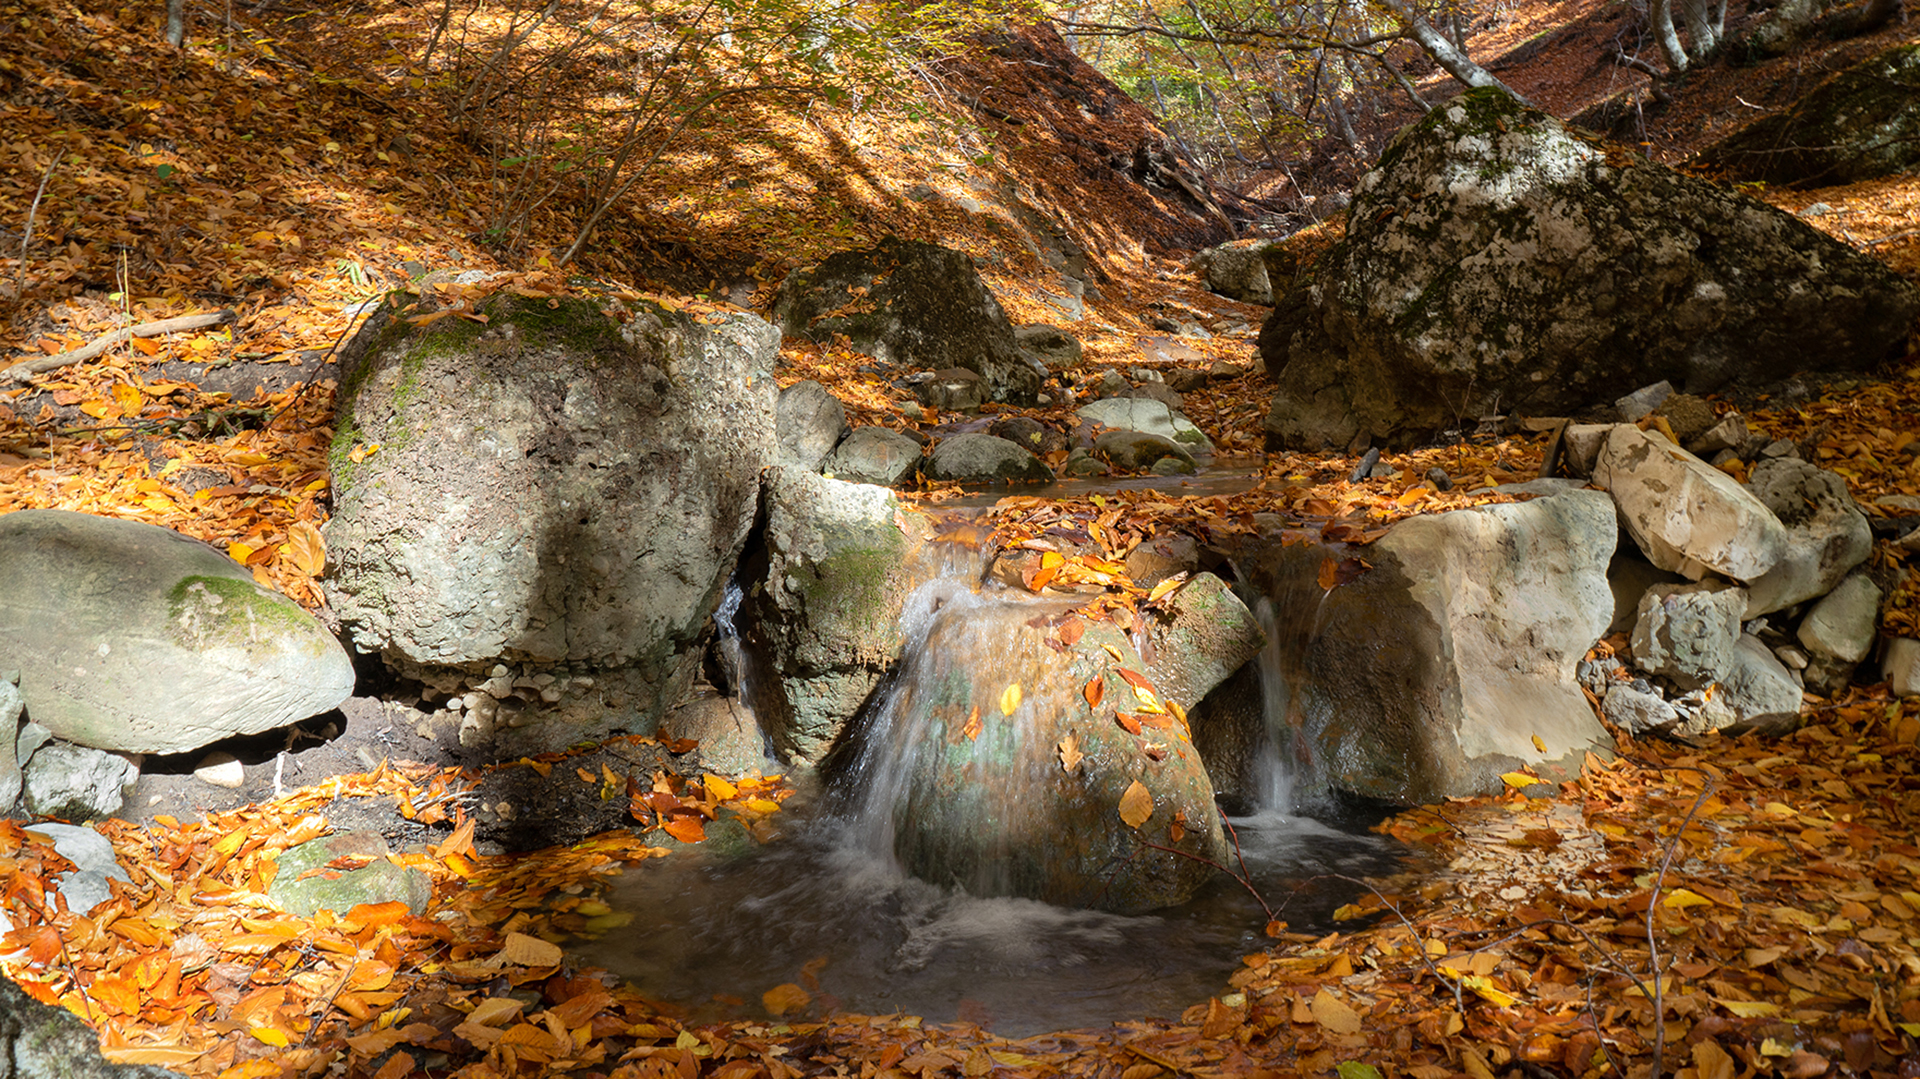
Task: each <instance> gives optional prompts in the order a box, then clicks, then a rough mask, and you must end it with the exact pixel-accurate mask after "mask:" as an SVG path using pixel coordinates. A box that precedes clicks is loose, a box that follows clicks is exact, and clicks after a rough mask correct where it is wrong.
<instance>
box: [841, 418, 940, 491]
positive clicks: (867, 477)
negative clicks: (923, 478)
mask: <svg viewBox="0 0 1920 1079" xmlns="http://www.w3.org/2000/svg"><path fill="white" fill-rule="evenodd" d="M919 467H920V443H918V442H915V441H914V440H913V439H911V438H909V437H907V436H906V435H903V434H901V433H900V432H898V431H893V430H889V429H887V428H885V427H858V428H855V429H854V432H853V433H852V434H850V435H848V436H847V437H846V439H845V440H843V441H842V442H841V443H840V444H839V445H838V446H835V447H834V448H833V452H832V453H830V454H828V455H827V461H826V466H825V467H824V468H822V469H821V471H823V472H825V473H826V474H827V475H829V476H832V477H833V478H835V479H840V480H846V481H847V482H849V483H873V484H878V485H880V486H882V487H898V486H900V485H901V484H903V483H906V482H907V481H908V480H911V479H913V473H914V470H916V469H918V468H919Z"/></svg>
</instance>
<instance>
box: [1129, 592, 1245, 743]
mask: <svg viewBox="0 0 1920 1079" xmlns="http://www.w3.org/2000/svg"><path fill="white" fill-rule="evenodd" d="M1159 606H1160V612H1159V613H1158V614H1157V615H1156V616H1154V617H1153V618H1151V619H1149V620H1148V623H1147V625H1148V636H1149V639H1150V640H1151V641H1152V642H1153V644H1152V646H1151V647H1150V648H1148V649H1147V653H1148V655H1150V656H1151V657H1152V658H1151V659H1150V660H1148V661H1147V673H1148V674H1149V675H1152V676H1153V682H1154V685H1155V686H1157V687H1158V688H1159V692H1160V695H1161V696H1162V697H1163V698H1165V699H1166V700H1169V701H1172V702H1174V703H1176V704H1178V705H1179V706H1180V707H1181V708H1184V709H1187V710H1189V711H1190V710H1192V709H1193V708H1195V707H1196V706H1198V705H1199V703H1200V701H1201V699H1202V698H1204V697H1205V696H1206V695H1207V694H1208V693H1211V692H1212V691H1213V689H1214V687H1215V686H1218V685H1219V684H1220V683H1222V682H1224V681H1226V680H1227V677H1228V676H1229V675H1231V674H1233V672H1234V671H1236V670H1238V669H1240V668H1241V667H1242V666H1244V665H1245V664H1246V662H1247V661H1248V660H1250V659H1252V658H1254V657H1255V656H1257V655H1259V654H1260V649H1261V648H1262V647H1263V646H1265V645H1266V643H1267V635H1266V631H1264V630H1262V629H1261V628H1260V621H1259V619H1257V618H1255V617H1254V615H1253V612H1252V611H1249V610H1248V609H1247V605H1246V604H1245V603H1243V602H1241V600H1240V597H1239V596H1236V595H1234V593H1233V590H1232V589H1231V588H1229V587H1227V583H1226V582H1225V581H1223V580H1221V579H1220V578H1219V577H1216V576H1214V575H1213V574H1211V573H1204V572H1203V573H1196V574H1194V575H1193V577H1192V578H1190V579H1189V580H1188V581H1187V583H1185V584H1183V585H1181V586H1180V587H1179V588H1177V589H1175V590H1174V591H1172V592H1169V593H1168V594H1167V595H1166V597H1165V598H1164V599H1163V600H1162V601H1161V603H1160V605H1159Z"/></svg>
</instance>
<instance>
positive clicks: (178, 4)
mask: <svg viewBox="0 0 1920 1079" xmlns="http://www.w3.org/2000/svg"><path fill="white" fill-rule="evenodd" d="M186 43H187V0H167V44H169V45H171V46H173V47H174V48H176V49H177V48H180V47H181V46H182V45H185V44H186Z"/></svg>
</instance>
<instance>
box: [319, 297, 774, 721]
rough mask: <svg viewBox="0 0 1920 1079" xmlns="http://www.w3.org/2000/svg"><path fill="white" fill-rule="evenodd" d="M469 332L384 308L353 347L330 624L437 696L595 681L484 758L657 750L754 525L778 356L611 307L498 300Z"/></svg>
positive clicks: (454, 321)
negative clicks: (659, 730)
mask: <svg viewBox="0 0 1920 1079" xmlns="http://www.w3.org/2000/svg"><path fill="white" fill-rule="evenodd" d="M479 313H480V314H482V315H483V316H484V317H485V318H486V320H487V321H486V322H485V323H484V324H482V323H479V322H476V321H473V320H470V319H467V318H463V317H458V316H451V317H448V316H443V317H440V318H438V319H437V320H434V321H432V322H430V323H424V324H422V323H417V322H415V321H414V320H413V319H412V318H409V317H408V315H409V314H410V312H409V311H407V310H406V309H403V308H399V307H396V306H394V305H392V304H389V305H388V306H385V307H383V308H382V309H381V310H380V311H379V312H377V313H376V314H375V316H374V317H373V318H372V319H370V320H369V321H368V323H367V324H366V326H365V327H364V328H362V330H361V331H360V333H359V334H358V335H357V336H356V337H355V338H354V340H353V341H352V342H351V343H350V344H349V346H348V348H347V350H346V352H345V355H344V356H343V359H342V364H341V368H342V370H343V372H345V379H344V381H345V385H344V389H343V393H342V401H341V406H340V415H339V420H338V424H337V429H338V435H337V438H336V441H335V446H334V517H333V519H332V521H331V522H329V524H328V526H327V541H328V544H327V545H328V551H329V565H328V574H327V579H326V582H325V583H326V593H327V598H328V601H329V603H330V604H331V605H332V607H333V610H334V611H335V612H336V613H337V614H338V615H339V616H340V620H341V623H342V625H343V626H344V627H345V628H346V629H347V630H348V631H349V632H350V633H351V634H352V637H353V640H354V643H355V644H356V645H357V646H358V647H359V648H360V649H361V650H362V651H364V652H368V653H373V654H378V655H380V656H381V657H383V658H384V659H385V660H386V661H387V662H388V663H389V665H391V666H393V667H395V668H398V669H400V670H402V671H405V672H408V673H410V674H415V675H416V676H418V677H421V678H422V680H424V681H428V682H429V683H430V684H444V683H446V680H447V678H449V677H452V675H450V674H449V673H448V672H455V673H458V672H462V671H464V672H469V673H471V674H472V675H474V676H475V677H476V680H478V679H484V678H486V677H487V675H488V673H489V672H490V671H492V672H493V673H495V674H497V673H499V672H498V671H497V670H495V668H496V667H498V666H500V665H508V666H511V667H513V668H517V669H519V670H521V672H522V673H525V672H526V671H527V670H528V669H530V668H532V669H539V668H565V669H566V670H568V671H570V672H571V673H572V674H575V675H579V674H582V673H588V674H590V675H591V676H592V679H593V681H592V683H590V684H592V685H593V689H592V690H591V691H590V692H589V691H583V693H582V694H581V695H580V698H579V699H578V700H574V699H572V698H568V699H566V700H563V701H560V702H554V704H553V706H552V707H548V706H547V704H545V703H541V704H540V705H539V706H538V707H536V708H535V709H534V710H532V711H529V712H517V713H515V715H514V716H513V718H512V721H511V723H510V724H508V723H502V724H499V725H498V729H494V730H480V731H475V732H472V733H473V736H474V741H475V742H476V743H478V742H491V743H493V744H496V745H501V746H502V748H507V747H506V746H505V745H504V743H506V742H507V741H509V736H508V734H507V733H506V732H505V728H507V727H511V730H512V731H513V733H512V735H511V738H510V741H511V743H512V744H511V747H510V748H511V749H512V750H513V751H517V752H527V751H537V750H542V749H551V748H557V747H559V746H564V745H567V744H569V743H571V742H573V741H575V740H577V739H579V738H583V737H590V736H593V735H595V734H598V733H603V732H605V731H608V730H611V729H614V728H626V729H629V730H639V731H647V730H651V729H652V726H653V725H654V724H655V723H656V722H657V720H658V718H659V715H660V714H661V712H662V711H663V710H664V709H665V708H666V707H667V706H669V705H671V704H672V703H674V702H675V701H677V700H678V699H680V697H682V696H683V695H684V690H685V688H686V687H687V686H688V685H689V684H690V683H691V681H692V679H693V677H694V676H695V674H696V673H697V669H698V663H699V656H700V654H701V652H702V648H701V643H702V641H703V639H704V636H705V634H706V632H707V629H708V626H709V619H710V617H711V616H712V614H713V611H714V609H715V607H716V606H717V605H718V602H719V599H720V595H721V592H722V591H723V589H724V587H725V584H726V580H727V577H728V575H729V573H730V572H731V569H732V566H733V564H734V561H735V560H736V558H737V557H738V555H739V553H740V550H741V548H742V547H743V546H744V544H745V541H746V537H747V532H748V530H749V529H750V528H751V527H752V525H753V520H754V510H755V506H756V505H757V503H758V501H759V486H760V472H761V470H762V469H763V468H764V467H766V466H767V465H768V464H770V463H771V462H772V457H773V454H774V452H775V424H774V397H775V393H776V387H775V385H774V382H773V378H772V363H773V357H774V354H775V351H776V350H777V348H778V345H779V334H778V333H777V332H776V331H775V330H774V329H773V327H771V326H769V325H767V324H766V323H765V322H763V321H761V320H760V319H758V318H755V317H753V316H751V315H745V314H730V315H724V316H722V317H720V318H718V319H714V318H711V317H709V318H707V319H706V320H704V321H696V320H695V319H693V318H692V317H690V316H688V315H687V314H685V313H683V312H678V311H673V310H668V309H666V308H664V307H661V306H656V305H652V304H644V303H643V304H638V305H635V306H634V307H632V308H631V309H627V308H624V307H623V306H622V305H620V303H619V302H618V301H616V300H613V299H610V298H572V299H541V298H528V297H521V296H518V295H514V294H511V293H499V294H496V295H495V296H493V297H492V298H491V299H488V300H486V301H484V302H483V303H482V304H481V306H480V308H479ZM575 681H576V683H577V682H579V680H578V679H576V680H575ZM616 686H617V687H620V688H619V689H618V690H617V692H616V690H615V689H614V688H613V687H616ZM616 698H617V699H616ZM462 737H463V739H465V738H466V737H467V734H466V733H465V732H463V736H462Z"/></svg>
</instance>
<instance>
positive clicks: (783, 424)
mask: <svg viewBox="0 0 1920 1079" xmlns="http://www.w3.org/2000/svg"><path fill="white" fill-rule="evenodd" d="M773 428H774V435H775V437H776V438H778V439H779V440H780V451H779V454H778V462H779V463H780V464H783V465H799V466H800V467H801V468H811V469H813V470H814V471H815V472H818V471H820V465H821V462H823V461H825V460H826V459H827V455H828V454H830V453H832V452H833V448H834V447H835V446H838V445H839V444H840V440H841V439H842V438H845V437H846V434H847V406H846V405H843V404H841V403H840V399H839V398H838V397H835V396H834V395H833V394H832V393H829V392H828V391H827V388H826V387H825V386H822V385H820V384H819V383H818V382H815V381H813V380H812V379H807V380H805V381H803V382H796V383H794V384H793V385H791V386H788V387H787V388H786V389H784V390H781V391H780V396H779V398H778V399H777V400H776V401H775V402H774V423H773Z"/></svg>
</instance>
